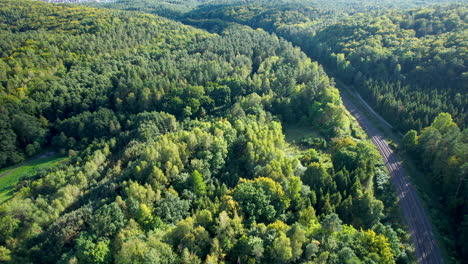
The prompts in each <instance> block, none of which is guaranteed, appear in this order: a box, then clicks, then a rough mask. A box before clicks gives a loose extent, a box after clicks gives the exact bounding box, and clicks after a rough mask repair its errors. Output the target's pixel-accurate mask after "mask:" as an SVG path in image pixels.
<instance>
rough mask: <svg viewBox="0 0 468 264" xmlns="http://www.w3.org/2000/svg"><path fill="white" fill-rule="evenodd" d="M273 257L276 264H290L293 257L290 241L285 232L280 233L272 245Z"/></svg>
mask: <svg viewBox="0 0 468 264" xmlns="http://www.w3.org/2000/svg"><path fill="white" fill-rule="evenodd" d="M272 257H273V259H274V260H275V262H276V263H288V262H289V261H290V260H291V259H292V257H293V254H292V248H291V241H290V239H289V238H288V237H287V236H286V234H284V233H283V232H281V231H280V232H279V235H278V237H276V238H275V240H274V241H273V245H272Z"/></svg>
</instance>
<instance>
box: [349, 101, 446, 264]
mask: <svg viewBox="0 0 468 264" xmlns="http://www.w3.org/2000/svg"><path fill="white" fill-rule="evenodd" d="M341 97H342V100H343V103H344V105H345V107H346V108H347V109H348V111H349V112H350V113H351V114H352V115H353V116H354V117H355V118H356V119H357V121H358V122H359V124H360V125H361V127H362V128H363V129H364V130H365V132H366V133H367V135H368V136H369V137H370V139H371V140H372V142H373V143H374V145H375V146H376V147H377V149H378V150H379V152H380V155H381V156H382V158H383V160H384V162H385V166H386V167H387V169H388V171H389V172H390V176H391V178H392V182H393V184H394V186H395V188H396V191H397V194H398V198H399V202H400V206H401V208H402V211H403V216H404V218H405V220H406V223H407V224H408V227H409V230H410V234H411V238H412V240H413V244H414V246H415V251H416V257H417V261H418V263H421V264H442V263H444V262H443V258H442V254H441V251H440V248H439V247H438V245H437V241H436V239H435V236H434V233H433V231H432V226H431V223H430V222H429V218H428V217H427V215H426V213H425V211H424V207H423V206H422V203H421V201H420V200H419V198H418V196H417V194H416V191H415V189H414V188H413V186H412V185H411V183H410V181H409V178H408V175H407V173H406V172H405V169H404V167H403V166H402V163H401V161H400V160H399V159H398V157H397V156H396V155H395V153H394V152H393V150H392V149H391V148H390V146H389V144H388V143H387V142H386V141H385V139H384V137H383V136H382V133H381V132H380V131H379V130H378V129H377V128H376V127H375V126H374V125H373V124H372V123H371V122H370V121H369V119H368V118H367V117H366V116H365V115H364V114H363V113H362V112H361V111H360V110H359V109H358V108H356V106H355V105H354V104H353V103H352V102H351V101H350V100H349V99H348V98H346V97H345V96H344V95H343V93H341Z"/></svg>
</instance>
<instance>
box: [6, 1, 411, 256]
mask: <svg viewBox="0 0 468 264" xmlns="http://www.w3.org/2000/svg"><path fill="white" fill-rule="evenodd" d="M0 3H1V5H0V35H1V36H2V41H1V42H0V56H1V60H0V63H1V64H0V67H1V68H2V71H1V74H2V75H1V76H0V81H1V82H0V83H1V86H0V101H1V104H0V114H1V116H0V125H1V127H2V132H3V131H5V133H2V137H1V138H0V140H1V144H0V146H1V149H0V162H1V164H0V166H5V165H7V164H12V163H17V162H19V161H22V160H24V159H25V158H27V157H30V156H33V155H35V154H36V153H38V152H40V151H41V150H42V149H43V148H45V147H48V146H52V147H53V148H55V149H57V150H59V151H60V152H61V153H66V154H67V155H68V159H67V161H65V162H64V163H62V164H61V165H59V166H56V167H52V168H49V169H46V170H42V171H40V172H38V173H37V174H36V175H34V176H33V177H31V178H28V179H23V180H22V181H21V182H20V183H19V184H18V185H17V190H16V192H15V193H14V195H13V197H12V198H11V199H10V200H8V201H7V202H5V203H3V204H2V205H0V230H1V231H0V260H1V261H3V262H10V263H77V262H78V263H114V262H115V263H201V262H206V263H236V262H242V263H254V262H259V263H293V262H294V263H299V262H301V263H305V262H311V263H370V262H372V263H396V262H398V263H413V262H414V259H413V257H412V250H413V249H412V247H411V246H410V245H409V235H408V234H407V233H406V232H405V231H404V230H403V229H402V228H404V226H403V225H402V224H401V223H400V221H399V218H398V209H397V206H396V197H395V195H394V193H393V191H392V190H391V188H390V184H389V181H388V178H389V177H388V174H387V172H386V170H385V169H384V166H383V164H382V161H381V159H380V157H379V155H378V154H377V152H376V150H375V148H374V147H373V145H372V144H371V143H370V142H369V141H368V140H367V139H366V137H365V136H364V134H363V132H362V130H361V129H360V127H359V126H358V125H357V123H356V121H355V120H354V119H353V118H352V117H351V116H350V115H349V113H347V111H346V110H345V108H344V107H343V105H342V102H341V99H340V97H339V93H338V90H337V89H336V88H334V87H333V86H334V84H333V82H332V81H331V80H330V78H329V77H328V76H327V75H326V74H325V72H324V70H323V68H322V67H321V66H320V65H319V64H318V63H317V62H313V61H311V60H310V59H309V58H308V57H307V56H306V55H305V54H304V53H302V52H301V51H300V49H298V48H295V47H293V46H292V44H291V43H289V42H287V41H286V40H283V39H279V38H278V37H276V36H274V35H270V34H269V33H266V32H265V31H263V30H252V29H250V28H248V27H238V28H236V29H231V30H226V31H225V32H224V33H223V34H221V35H217V34H211V33H208V32H206V31H203V30H200V29H195V28H192V27H189V26H185V25H182V24H181V23H178V22H174V21H170V20H168V19H165V18H161V17H158V16H154V15H149V14H143V13H133V12H122V11H112V10H108V9H95V8H87V7H79V6H73V5H51V4H45V3H41V2H30V1H21V2H18V1H10V0H1V2H0ZM297 124H300V125H302V126H305V127H307V128H308V129H310V130H311V131H313V135H314V136H309V137H306V138H302V139H300V140H298V141H297V142H295V144H293V145H291V142H289V143H288V142H286V141H285V136H284V132H283V130H284V129H283V128H284V127H285V126H289V125H297ZM291 148H293V150H291Z"/></svg>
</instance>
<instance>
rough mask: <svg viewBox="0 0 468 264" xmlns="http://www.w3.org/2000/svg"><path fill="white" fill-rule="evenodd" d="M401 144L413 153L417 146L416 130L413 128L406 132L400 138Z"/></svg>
mask: <svg viewBox="0 0 468 264" xmlns="http://www.w3.org/2000/svg"><path fill="white" fill-rule="evenodd" d="M402 145H403V148H404V149H406V150H407V151H408V152H410V153H413V152H414V151H415V150H416V147H417V146H418V132H417V131H416V130H413V129H412V130H410V131H408V132H406V134H405V135H404V136H403V139H402Z"/></svg>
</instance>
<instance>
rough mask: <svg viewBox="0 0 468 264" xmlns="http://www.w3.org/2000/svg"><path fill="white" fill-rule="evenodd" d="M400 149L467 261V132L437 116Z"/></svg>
mask: <svg viewBox="0 0 468 264" xmlns="http://www.w3.org/2000/svg"><path fill="white" fill-rule="evenodd" d="M403 148H404V149H405V150H406V151H407V152H408V153H410V154H411V155H412V156H413V157H414V158H415V159H416V160H417V161H418V163H419V164H421V166H420V167H421V169H423V170H424V172H425V173H426V174H427V175H428V180H430V181H431V184H432V185H433V186H438V187H437V188H434V191H435V192H437V195H439V196H440V197H442V199H441V202H442V205H443V206H444V208H445V209H446V210H447V212H448V213H449V214H450V216H449V217H448V218H447V219H448V220H449V221H450V223H451V225H450V226H449V227H445V228H447V229H450V228H451V229H453V230H451V232H454V233H455V234H456V237H457V240H456V241H455V243H456V246H457V247H458V248H459V249H460V255H461V257H462V259H466V258H467V257H468V246H467V244H466V243H465V241H466V239H467V238H468V222H467V220H468V208H467V206H466V205H467V203H468V184H467V176H468V170H467V169H468V132H467V129H464V130H460V128H458V126H457V124H456V123H455V122H453V120H452V117H451V116H450V114H448V113H441V114H439V115H438V116H437V117H436V118H435V119H434V121H433V122H432V124H431V125H430V126H428V127H426V128H424V129H423V130H422V131H421V132H420V133H418V132H417V131H415V130H410V131H408V132H407V133H406V134H405V136H404V138H403Z"/></svg>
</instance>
